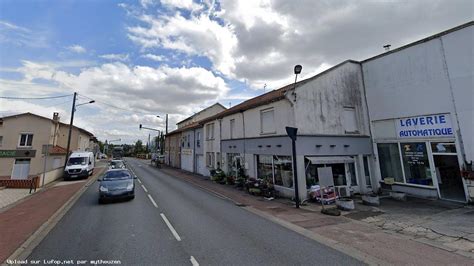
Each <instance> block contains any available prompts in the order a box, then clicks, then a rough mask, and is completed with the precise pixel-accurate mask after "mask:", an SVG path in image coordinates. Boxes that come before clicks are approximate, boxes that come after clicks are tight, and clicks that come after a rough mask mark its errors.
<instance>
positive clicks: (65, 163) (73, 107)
mask: <svg viewBox="0 0 474 266" xmlns="http://www.w3.org/2000/svg"><path fill="white" fill-rule="evenodd" d="M76 98H77V92H74V96H73V98H72V108H71V121H69V134H68V136H67V148H66V160H65V161H64V168H66V165H67V159H68V158H69V149H70V148H71V131H72V123H73V122H74V112H76V107H77V106H81V105H84V104H90V103H95V101H94V100H91V101H89V102H86V103H81V104H78V105H76Z"/></svg>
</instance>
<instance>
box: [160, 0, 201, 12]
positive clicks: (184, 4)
mask: <svg viewBox="0 0 474 266" xmlns="http://www.w3.org/2000/svg"><path fill="white" fill-rule="evenodd" d="M160 2H161V4H162V5H164V6H166V7H168V8H171V9H174V8H181V9H186V10H199V9H201V8H202V7H201V6H200V5H198V4H196V3H194V1H193V0H161V1H160Z"/></svg>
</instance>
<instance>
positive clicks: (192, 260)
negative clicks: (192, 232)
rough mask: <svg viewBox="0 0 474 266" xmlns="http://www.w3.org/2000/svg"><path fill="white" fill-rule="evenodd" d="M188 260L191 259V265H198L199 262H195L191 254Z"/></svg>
mask: <svg viewBox="0 0 474 266" xmlns="http://www.w3.org/2000/svg"><path fill="white" fill-rule="evenodd" d="M189 260H190V261H191V264H192V265H193V266H199V263H198V262H197V260H196V259H195V258H194V257H193V256H191V258H190V259H189Z"/></svg>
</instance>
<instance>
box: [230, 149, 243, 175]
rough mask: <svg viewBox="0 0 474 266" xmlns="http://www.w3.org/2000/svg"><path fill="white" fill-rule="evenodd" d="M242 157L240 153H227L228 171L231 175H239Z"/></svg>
mask: <svg viewBox="0 0 474 266" xmlns="http://www.w3.org/2000/svg"><path fill="white" fill-rule="evenodd" d="M241 167H242V165H241V158H240V154H239V153H227V172H228V174H229V175H232V176H238V174H239V170H240V169H241Z"/></svg>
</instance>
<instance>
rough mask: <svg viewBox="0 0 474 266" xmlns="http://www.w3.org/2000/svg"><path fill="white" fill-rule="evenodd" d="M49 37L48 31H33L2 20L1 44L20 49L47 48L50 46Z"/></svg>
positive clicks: (0, 27) (0, 28)
mask: <svg viewBox="0 0 474 266" xmlns="http://www.w3.org/2000/svg"><path fill="white" fill-rule="evenodd" d="M48 36H49V32H48V31H44V30H38V29H35V30H32V29H29V28H25V27H22V26H19V25H16V24H13V23H11V22H8V21H3V20H0V43H11V44H14V45H16V46H19V47H34V48H45V47H47V46H48V42H47V38H48Z"/></svg>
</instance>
